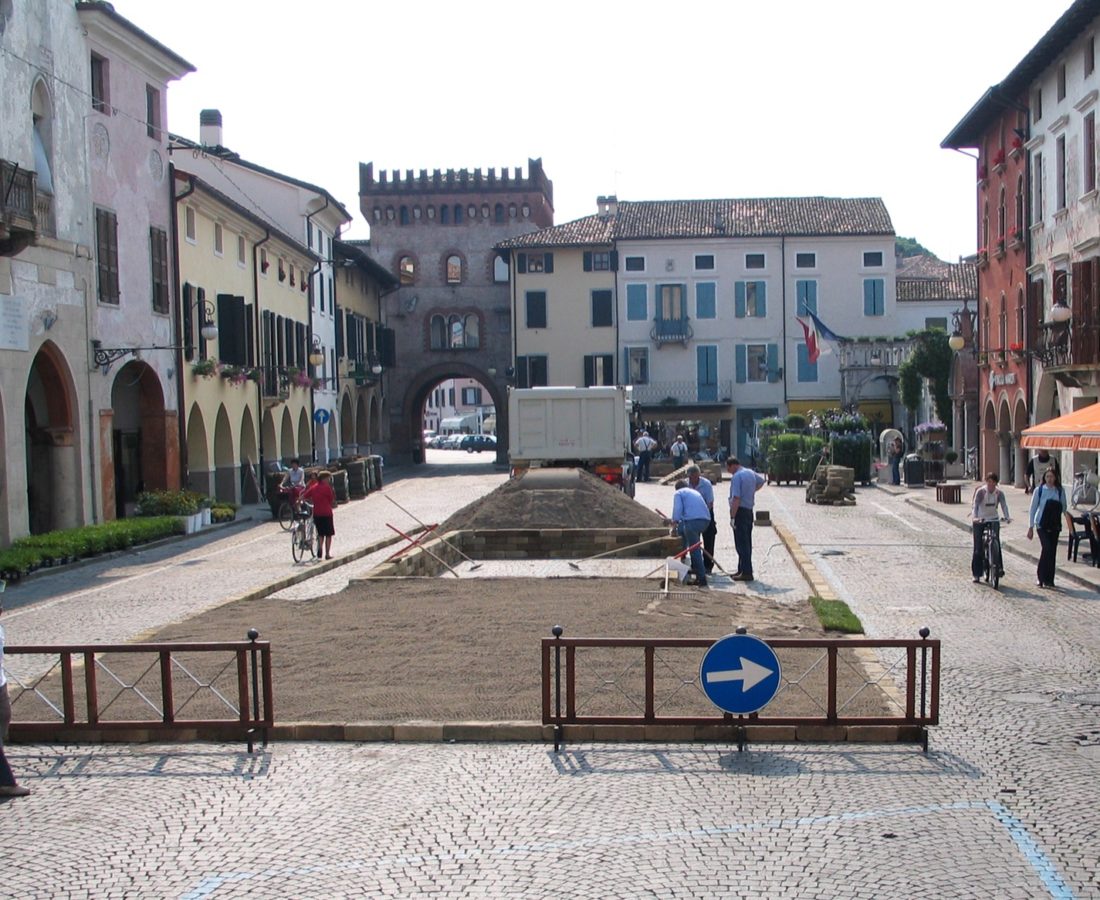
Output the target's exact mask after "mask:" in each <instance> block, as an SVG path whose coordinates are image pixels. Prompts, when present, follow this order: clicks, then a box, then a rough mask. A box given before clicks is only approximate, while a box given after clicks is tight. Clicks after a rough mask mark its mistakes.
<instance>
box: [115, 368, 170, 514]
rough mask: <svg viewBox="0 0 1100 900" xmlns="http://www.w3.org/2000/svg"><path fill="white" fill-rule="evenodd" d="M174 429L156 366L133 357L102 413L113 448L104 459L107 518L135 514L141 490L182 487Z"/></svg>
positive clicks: (116, 378) (120, 373) (120, 375)
mask: <svg viewBox="0 0 1100 900" xmlns="http://www.w3.org/2000/svg"><path fill="white" fill-rule="evenodd" d="M172 419H173V427H171V428H169V427H168V426H169V421H168V417H167V416H166V414H165V409H164V389H163V386H162V385H161V382H160V377H159V376H158V375H157V372H156V369H154V368H153V367H152V366H150V365H149V364H148V363H145V362H142V361H141V360H136V359H135V360H131V361H130V362H128V363H126V365H124V366H123V367H122V368H121V369H119V370H118V373H117V374H116V375H115V379H114V382H113V383H112V384H111V408H110V410H102V411H101V412H100V422H99V424H100V428H101V430H102V432H103V433H102V434H101V441H102V445H103V447H104V449H106V448H107V447H110V457H109V458H108V457H106V454H105V458H104V460H103V463H102V465H103V471H102V474H101V480H102V487H103V517H104V518H105V519H113V518H115V517H116V516H118V517H123V516H127V515H131V514H132V512H133V507H134V503H135V501H136V500H137V495H138V494H139V493H140V492H141V491H145V490H150V491H162V490H167V489H168V488H169V487H178V481H177V478H176V476H175V475H174V473H173V472H171V471H170V468H169V467H170V466H171V468H172V469H175V470H178V464H177V465H172V462H173V461H176V462H177V463H178V457H179V449H178V448H179V437H178V435H177V433H176V429H175V427H174V419H175V417H174V416H173V417H172Z"/></svg>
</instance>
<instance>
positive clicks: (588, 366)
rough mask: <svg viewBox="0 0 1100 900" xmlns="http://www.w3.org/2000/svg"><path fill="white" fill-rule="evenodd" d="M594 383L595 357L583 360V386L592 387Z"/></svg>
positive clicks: (587, 357)
mask: <svg viewBox="0 0 1100 900" xmlns="http://www.w3.org/2000/svg"><path fill="white" fill-rule="evenodd" d="M595 383H596V357H594V356H586V357H585V358H584V386H585V387H592V386H593V385H594V384H595Z"/></svg>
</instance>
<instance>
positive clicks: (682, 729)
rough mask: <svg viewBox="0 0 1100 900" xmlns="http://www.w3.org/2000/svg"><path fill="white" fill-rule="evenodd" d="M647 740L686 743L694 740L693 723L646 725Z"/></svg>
mask: <svg viewBox="0 0 1100 900" xmlns="http://www.w3.org/2000/svg"><path fill="white" fill-rule="evenodd" d="M645 739H646V740H647V741H660V742H664V741H672V742H674V743H675V742H681V743H687V742H690V741H694V740H695V726H694V725H646V726H645Z"/></svg>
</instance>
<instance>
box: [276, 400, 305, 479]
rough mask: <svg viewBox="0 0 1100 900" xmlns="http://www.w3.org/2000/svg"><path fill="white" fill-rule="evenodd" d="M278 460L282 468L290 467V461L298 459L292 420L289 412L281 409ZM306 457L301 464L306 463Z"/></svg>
mask: <svg viewBox="0 0 1100 900" xmlns="http://www.w3.org/2000/svg"><path fill="white" fill-rule="evenodd" d="M279 458H280V459H281V460H282V463H283V465H284V466H287V465H290V461H291V460H292V459H296V458H299V457H298V452H297V450H295V444H294V420H293V419H291V417H290V410H289V409H287V408H286V407H285V406H284V407H283V421H282V426H281V427H280V429H279ZM308 461H309V457H308V456H307V457H306V458H305V459H304V460H302V462H308Z"/></svg>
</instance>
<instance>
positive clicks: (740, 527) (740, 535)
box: [726, 456, 767, 581]
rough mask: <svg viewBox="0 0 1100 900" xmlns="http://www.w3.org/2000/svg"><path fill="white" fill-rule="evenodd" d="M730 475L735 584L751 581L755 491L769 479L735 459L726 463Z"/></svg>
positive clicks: (733, 457)
mask: <svg viewBox="0 0 1100 900" xmlns="http://www.w3.org/2000/svg"><path fill="white" fill-rule="evenodd" d="M726 468H727V469H728V470H729V473H730V524H731V525H732V526H733V546H734V547H735V548H736V549H737V572H736V574H735V575H734V576H733V580H734V581H752V580H753V574H752V519H753V511H752V510H753V507H754V506H755V505H756V492H757V490H759V489H760V488H762V487H763V486H764V483H765V481H766V480H767V479H765V478H764V476H763V475H758V474H756V472H754V471H753V470H752V469H750V468H748V466H743V465H741V462H740V460H738V459H737V457H736V456H731V457H730V458H729V459H727V460H726Z"/></svg>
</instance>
